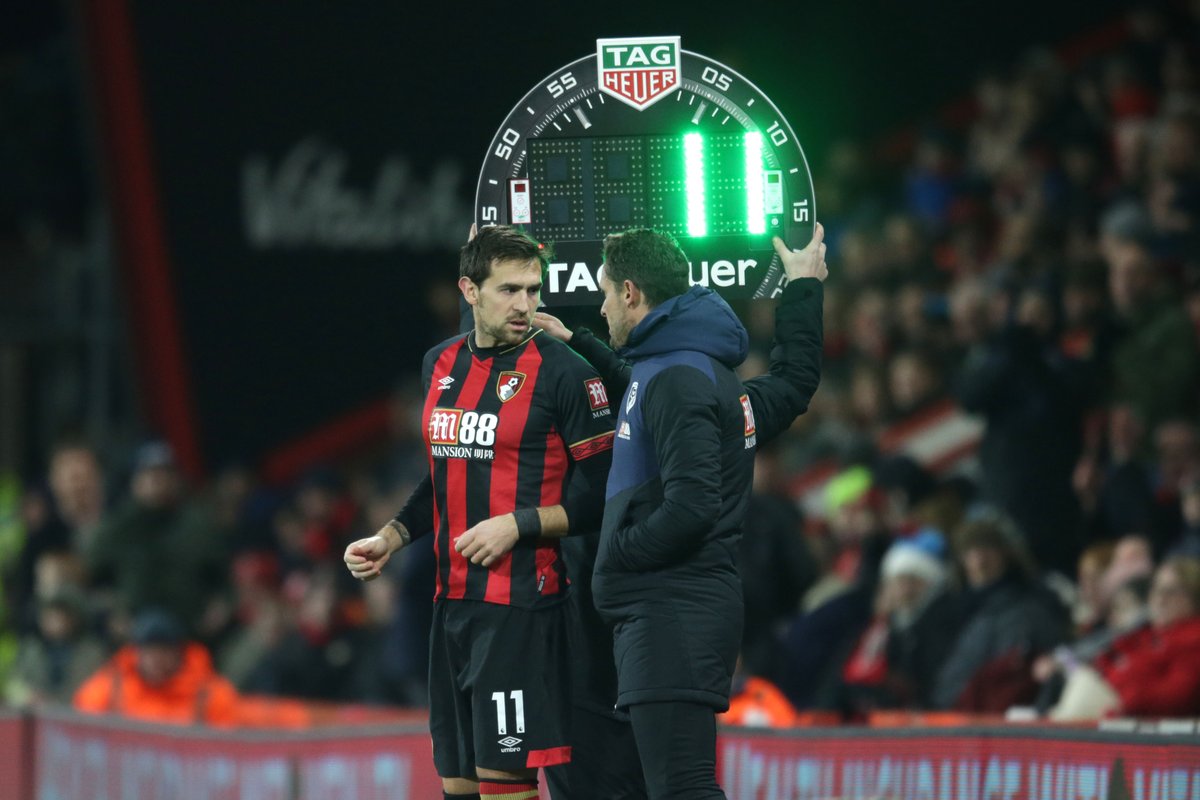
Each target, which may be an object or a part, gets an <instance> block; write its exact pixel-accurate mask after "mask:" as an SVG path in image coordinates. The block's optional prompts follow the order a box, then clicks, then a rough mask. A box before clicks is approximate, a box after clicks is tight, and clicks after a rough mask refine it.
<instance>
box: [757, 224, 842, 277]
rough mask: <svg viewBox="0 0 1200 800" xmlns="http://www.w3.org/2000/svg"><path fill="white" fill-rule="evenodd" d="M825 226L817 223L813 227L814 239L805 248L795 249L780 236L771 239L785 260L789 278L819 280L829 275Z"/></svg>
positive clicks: (784, 265) (780, 256)
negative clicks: (826, 258)
mask: <svg viewBox="0 0 1200 800" xmlns="http://www.w3.org/2000/svg"><path fill="white" fill-rule="evenodd" d="M824 239H825V226H824V225H822V224H821V223H819V222H818V223H817V224H816V226H815V227H814V228H813V237H812V241H811V242H809V243H808V245H807V246H806V247H805V248H804V249H803V250H793V249H791V248H790V247H788V246H787V245H786V244H785V243H784V241H783V240H782V239H780V238H779V237H778V236H776V237H774V238H773V239H772V240H771V243H772V244H774V245H775V252H776V253H778V254H779V258H780V260H781V261H782V262H783V269H784V272H786V273H787V279H788V280H789V281H794V280H796V279H797V278H816V279H817V280H819V281H823V280H825V279H826V278H827V277H829V268H828V267H827V266H826V265H825V242H824Z"/></svg>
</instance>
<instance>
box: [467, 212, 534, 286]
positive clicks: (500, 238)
mask: <svg viewBox="0 0 1200 800" xmlns="http://www.w3.org/2000/svg"><path fill="white" fill-rule="evenodd" d="M550 257H551V250H550V248H549V247H548V246H546V245H543V244H540V243H538V242H537V241H535V240H534V239H533V238H531V237H530V236H529V235H528V234H526V233H524V232H523V231H520V230H517V229H516V228H513V227H510V226H508V225H489V226H488V227H486V228H482V229H481V230H480V231H479V233H477V234H475V238H474V239H472V240H471V241H469V242H467V243H466V244H465V245H463V248H462V251H461V252H460V254H459V259H458V274H459V277H462V278H470V279H471V282H472V283H474V284H475V285H477V286H478V285H481V284H482V283H483V282H484V281H485V280H487V279H488V277H489V276H490V275H491V274H492V262H495V261H532V260H533V259H535V258H536V259H537V260H538V264H539V265H540V266H541V268H542V273H543V274H545V272H546V265H547V264H548V263H549V262H550Z"/></svg>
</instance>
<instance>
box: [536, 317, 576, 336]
mask: <svg viewBox="0 0 1200 800" xmlns="http://www.w3.org/2000/svg"><path fill="white" fill-rule="evenodd" d="M533 324H534V325H536V326H537V327H539V328H541V329H542V330H544V331H545V332H546V333H548V334H550V335H551V336H553V337H554V338H555V339H558V340H559V341H560V342H569V341H571V335H572V334H571V329H570V328H568V327H567V326H566V325H563V323H562V320H561V319H559V318H558V317H556V316H554V315H553V314H547V313H546V312H545V311H539V312H537V313H536V314H534V315H533Z"/></svg>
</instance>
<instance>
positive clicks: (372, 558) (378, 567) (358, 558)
mask: <svg viewBox="0 0 1200 800" xmlns="http://www.w3.org/2000/svg"><path fill="white" fill-rule="evenodd" d="M403 546H404V540H403V538H402V537H401V536H400V534H399V532H398V531H397V530H396V528H394V527H393V526H392V523H390V522H389V523H388V524H387V525H384V526H383V527H382V528H380V529H379V533H377V534H375V535H374V536H368V537H367V538H366V539H359V540H358V541H357V542H351V543H350V544H349V545H347V547H346V552H345V553H344V554H343V555H342V561H345V562H346V569H348V570H350V574H351V575H353V576H354V577H356V578H358V579H359V580H360V581H369V580H374V579H375V578H378V577H379V574H380V572H382V571H383V565H384V564H386V563H387V562H388V559H390V558H391V557H392V551H393V550H399V549H400V548H401V547H403Z"/></svg>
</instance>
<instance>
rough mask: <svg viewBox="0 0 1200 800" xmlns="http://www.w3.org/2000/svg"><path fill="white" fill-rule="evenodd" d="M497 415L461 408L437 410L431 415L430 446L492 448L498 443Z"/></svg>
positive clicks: (498, 420)
mask: <svg viewBox="0 0 1200 800" xmlns="http://www.w3.org/2000/svg"><path fill="white" fill-rule="evenodd" d="M499 423H500V419H499V417H497V416H496V415H495V414H480V413H478V412H476V411H463V410H462V409H461V408H435V409H434V410H433V413H431V414H430V415H429V443H430V444H464V445H465V444H475V445H479V446H481V447H491V446H492V445H493V444H495V443H496V426H497V425H498V424H499Z"/></svg>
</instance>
